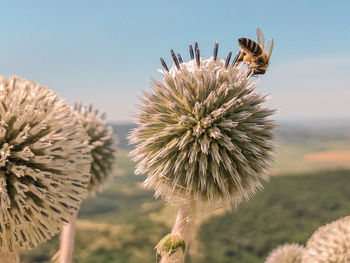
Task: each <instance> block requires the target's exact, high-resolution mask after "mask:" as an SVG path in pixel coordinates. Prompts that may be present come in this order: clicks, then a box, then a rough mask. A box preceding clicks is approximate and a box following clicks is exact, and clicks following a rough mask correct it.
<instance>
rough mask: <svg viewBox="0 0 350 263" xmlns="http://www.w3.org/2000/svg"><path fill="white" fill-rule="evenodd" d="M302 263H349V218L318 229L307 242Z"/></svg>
mask: <svg viewBox="0 0 350 263" xmlns="http://www.w3.org/2000/svg"><path fill="white" fill-rule="evenodd" d="M303 262H305V263H335V262H336V263H348V262H350V216H347V217H344V218H340V219H338V220H336V221H333V222H331V223H329V224H327V225H325V226H322V227H320V228H318V229H317V230H316V231H315V232H314V233H313V234H312V236H311V238H310V239H309V240H308V241H307V244H306V248H305V253H304V257H303Z"/></svg>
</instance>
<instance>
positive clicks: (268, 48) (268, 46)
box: [265, 39, 273, 58]
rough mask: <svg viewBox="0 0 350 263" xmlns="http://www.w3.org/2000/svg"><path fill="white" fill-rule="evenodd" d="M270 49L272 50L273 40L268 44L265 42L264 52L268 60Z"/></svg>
mask: <svg viewBox="0 0 350 263" xmlns="http://www.w3.org/2000/svg"><path fill="white" fill-rule="evenodd" d="M272 49H273V39H271V40H270V41H269V42H267V45H266V50H265V51H266V54H267V56H268V58H270V56H271V53H272Z"/></svg>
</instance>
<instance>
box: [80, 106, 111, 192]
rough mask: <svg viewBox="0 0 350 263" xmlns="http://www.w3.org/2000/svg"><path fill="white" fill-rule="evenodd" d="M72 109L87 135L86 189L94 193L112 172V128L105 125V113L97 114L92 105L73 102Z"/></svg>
mask: <svg viewBox="0 0 350 263" xmlns="http://www.w3.org/2000/svg"><path fill="white" fill-rule="evenodd" d="M74 110H75V114H76V116H77V117H78V119H79V120H80V121H81V123H82V125H83V128H84V129H85V131H86V132H87V135H88V142H87V143H88V145H89V147H90V150H91V156H92V163H91V179H90V183H89V186H88V190H89V192H91V193H94V192H95V190H97V189H98V188H100V186H101V185H102V184H103V183H104V182H105V181H106V180H107V179H108V178H109V177H110V176H111V175H112V173H113V168H114V163H115V152H116V150H115V140H114V138H113V130H112V127H111V126H108V125H106V114H102V115H99V113H98V111H97V110H94V109H93V106H92V105H90V106H89V107H83V106H82V105H81V104H75V106H74Z"/></svg>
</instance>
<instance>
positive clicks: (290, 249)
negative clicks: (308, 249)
mask: <svg viewBox="0 0 350 263" xmlns="http://www.w3.org/2000/svg"><path fill="white" fill-rule="evenodd" d="M303 251H304V247H303V246H301V245H299V244H285V245H282V246H279V247H277V248H276V249H274V250H273V251H272V252H271V254H270V255H269V256H268V258H267V259H266V261H265V263H301V262H302V255H303Z"/></svg>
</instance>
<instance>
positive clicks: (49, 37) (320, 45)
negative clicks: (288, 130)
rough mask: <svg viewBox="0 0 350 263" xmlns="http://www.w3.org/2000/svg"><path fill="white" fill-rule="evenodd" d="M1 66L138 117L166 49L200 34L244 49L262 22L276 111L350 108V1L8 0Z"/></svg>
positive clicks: (71, 97) (341, 113)
mask: <svg viewBox="0 0 350 263" xmlns="http://www.w3.org/2000/svg"><path fill="white" fill-rule="evenodd" d="M0 10H1V15H0V22H1V23H0V28H1V33H0V54H1V56H0V58H1V63H0V74H1V75H5V76H8V75H14V74H15V75H19V76H21V77H23V78H26V79H30V80H34V81H36V82H39V83H41V84H43V85H45V86H47V87H48V88H50V89H52V90H54V91H55V92H57V93H58V94H59V95H60V96H61V97H62V98H65V99H66V100H67V101H68V102H69V103H74V102H75V101H82V102H84V103H91V102H94V104H95V105H96V106H97V107H98V108H99V109H101V110H102V111H106V112H107V114H108V117H109V119H110V120H112V121H125V120H130V119H131V113H133V112H135V110H136V109H135V104H136V103H138V99H137V96H139V95H141V90H149V89H150V78H151V77H155V78H159V77H160V74H159V73H158V72H157V71H156V69H157V68H159V67H160V63H159V57H163V58H164V59H165V60H166V61H167V62H168V65H171V64H172V63H171V59H170V54H169V50H170V48H173V49H174V50H175V51H176V52H180V53H182V54H183V55H182V56H183V57H184V58H185V59H186V60H187V59H188V54H187V45H188V43H189V42H192V43H193V42H194V41H198V42H199V46H200V49H201V54H203V55H204V56H205V57H210V56H211V54H212V49H213V46H214V43H215V41H219V43H220V49H219V56H224V57H226V55H227V53H228V52H229V51H231V50H232V51H233V52H236V51H238V44H237V38H239V37H243V36H245V37H249V38H254V39H255V38H256V36H255V31H256V27H257V26H260V27H261V28H262V29H263V32H264V34H265V37H266V39H267V40H268V39H270V38H271V37H274V39H275V48H274V52H273V54H272V58H271V66H270V69H269V71H268V73H267V74H266V75H265V76H263V77H262V79H261V84H262V85H261V86H260V87H259V89H260V90H261V91H263V92H266V93H271V100H270V102H269V105H270V106H272V107H275V108H277V109H278V110H279V113H278V118H280V119H293V118H347V117H348V118H350V106H349V104H350V84H349V83H350V29H349V28H350V22H349V13H350V1H345V0H344V1H321V0H318V1H307V0H304V1H302V0H300V1H268V0H265V1H261V0H260V1H255V0H254V1H253V0H249V1H243V0H240V1H203V0H202V1H166V0H162V1H151V0H150V1H101V0H99V1H86V0H85V1H72V0H71V1H63V0H60V1H38V0H35V1H1V9H0Z"/></svg>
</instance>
